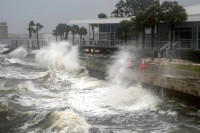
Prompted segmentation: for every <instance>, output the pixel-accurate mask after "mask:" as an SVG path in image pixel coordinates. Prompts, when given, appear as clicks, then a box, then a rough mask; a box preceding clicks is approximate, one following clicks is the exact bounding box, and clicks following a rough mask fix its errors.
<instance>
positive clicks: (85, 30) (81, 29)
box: [78, 27, 87, 44]
mask: <svg viewBox="0 0 200 133" xmlns="http://www.w3.org/2000/svg"><path fill="white" fill-rule="evenodd" d="M78 34H79V35H80V42H81V40H82V36H83V35H87V29H86V28H84V27H81V28H80V29H79V32H78ZM80 44H81V43H80Z"/></svg>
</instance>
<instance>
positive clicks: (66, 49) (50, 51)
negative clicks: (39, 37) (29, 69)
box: [36, 42, 80, 72]
mask: <svg viewBox="0 0 200 133" xmlns="http://www.w3.org/2000/svg"><path fill="white" fill-rule="evenodd" d="M36 61H37V62H38V64H39V66H41V67H44V68H48V69H55V70H63V69H64V70H66V71H69V72H73V71H76V70H77V69H79V67H80V66H79V58H78V48H77V47H76V46H72V45H71V44H70V43H69V42H58V43H53V42H52V43H51V44H50V45H49V46H48V47H44V48H42V49H40V50H38V51H37V52H36Z"/></svg>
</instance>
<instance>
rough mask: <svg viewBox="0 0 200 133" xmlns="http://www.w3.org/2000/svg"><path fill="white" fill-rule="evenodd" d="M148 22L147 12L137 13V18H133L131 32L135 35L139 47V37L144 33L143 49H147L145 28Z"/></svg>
mask: <svg viewBox="0 0 200 133" xmlns="http://www.w3.org/2000/svg"><path fill="white" fill-rule="evenodd" d="M147 23H148V21H147V20H146V13H145V11H137V12H136V14H135V17H132V18H131V30H132V31H133V33H135V37H136V46H137V45H138V40H139V35H140V33H141V32H142V48H143V49H144V48H145V27H147Z"/></svg>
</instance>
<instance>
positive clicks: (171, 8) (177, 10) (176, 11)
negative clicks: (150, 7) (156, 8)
mask: <svg viewBox="0 0 200 133" xmlns="http://www.w3.org/2000/svg"><path fill="white" fill-rule="evenodd" d="M161 7H162V9H163V18H164V22H166V23H169V24H170V58H169V60H170V61H171V60H172V44H173V40H174V26H175V25H176V24H178V23H181V22H182V21H185V20H186V19H187V14H186V11H185V9H184V8H183V7H182V6H180V5H178V3H177V2H175V1H174V2H171V1H165V2H163V3H162V5H161Z"/></svg>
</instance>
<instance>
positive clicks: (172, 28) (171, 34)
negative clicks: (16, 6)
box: [169, 25, 174, 62]
mask: <svg viewBox="0 0 200 133" xmlns="http://www.w3.org/2000/svg"><path fill="white" fill-rule="evenodd" d="M173 31H174V26H173V25H171V26H170V51H169V54H170V57H169V61H170V62H171V61H172V47H173V46H172V45H173V40H174V34H173Z"/></svg>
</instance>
